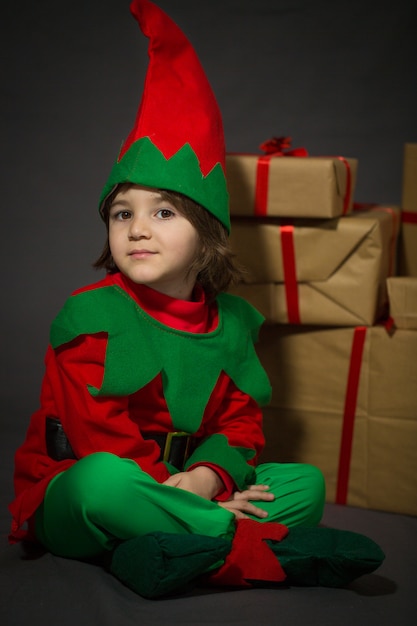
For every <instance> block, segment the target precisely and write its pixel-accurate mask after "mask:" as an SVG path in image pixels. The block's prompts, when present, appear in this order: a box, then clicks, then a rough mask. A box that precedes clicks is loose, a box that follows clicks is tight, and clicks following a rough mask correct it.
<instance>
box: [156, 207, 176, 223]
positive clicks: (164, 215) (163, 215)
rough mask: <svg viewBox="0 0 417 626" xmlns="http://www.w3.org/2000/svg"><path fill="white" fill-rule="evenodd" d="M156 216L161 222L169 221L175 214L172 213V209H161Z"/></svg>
mask: <svg viewBox="0 0 417 626" xmlns="http://www.w3.org/2000/svg"><path fill="white" fill-rule="evenodd" d="M156 215H157V217H159V218H160V219H161V220H167V219H169V218H170V217H173V216H174V215H175V213H174V211H172V209H159V211H157V212H156Z"/></svg>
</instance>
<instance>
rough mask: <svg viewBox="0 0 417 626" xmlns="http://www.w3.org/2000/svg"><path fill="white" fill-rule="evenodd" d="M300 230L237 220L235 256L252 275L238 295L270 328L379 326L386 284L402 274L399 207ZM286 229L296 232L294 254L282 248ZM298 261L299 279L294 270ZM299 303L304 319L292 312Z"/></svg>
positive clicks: (301, 224)
mask: <svg viewBox="0 0 417 626" xmlns="http://www.w3.org/2000/svg"><path fill="white" fill-rule="evenodd" d="M293 224H294V225H293V227H292V226H290V227H288V226H286V227H285V226H284V227H283V226H282V225H281V223H280V221H279V220H271V219H270V220H268V222H265V220H254V219H240V218H234V219H233V220H232V232H231V245H232V249H233V251H234V252H235V254H236V255H237V259H238V261H239V262H240V263H241V264H242V265H243V266H244V267H245V268H246V269H247V272H248V273H247V276H246V277H245V284H241V285H239V286H237V287H236V288H234V289H233V293H236V294H238V295H240V296H242V297H244V298H245V299H247V300H248V301H249V302H251V303H252V304H253V305H254V306H255V307H256V308H258V309H259V310H260V311H261V313H262V314H263V315H264V316H265V318H266V320H267V322H269V323H280V324H287V323H301V324H314V325H329V326H355V325H358V324H366V325H372V324H373V323H374V322H375V321H376V320H378V319H379V318H380V317H381V316H382V315H384V314H385V313H386V309H387V290H386V278H387V277H388V276H389V275H391V274H393V273H395V258H396V246H397V240H398V230H399V209H398V207H382V206H380V207H376V208H374V209H372V210H366V211H355V212H354V213H353V214H352V215H349V216H346V217H340V218H335V219H332V220H321V221H320V222H317V221H315V222H312V221H311V220H294V222H293ZM283 228H286V229H287V231H288V228H293V231H292V234H291V237H292V240H293V251H294V252H293V255H292V253H291V252H289V254H287V252H288V250H285V249H284V247H283V239H282V229H283ZM287 234H288V232H287ZM291 256H293V257H294V258H293V265H294V275H292V274H291V272H289V271H288V266H289V263H288V259H289V258H290V257H291ZM289 294H290V295H291V297H292V300H291V299H290V298H289ZM294 299H295V300H296V306H297V309H298V313H299V315H298V318H299V319H297V320H294V313H293V311H292V310H291V306H290V305H291V303H292V304H293V305H294Z"/></svg>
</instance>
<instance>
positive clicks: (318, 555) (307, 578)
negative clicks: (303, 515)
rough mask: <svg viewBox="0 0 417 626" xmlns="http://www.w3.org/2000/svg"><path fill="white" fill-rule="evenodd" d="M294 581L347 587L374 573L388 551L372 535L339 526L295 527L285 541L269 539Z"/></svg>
mask: <svg viewBox="0 0 417 626" xmlns="http://www.w3.org/2000/svg"><path fill="white" fill-rule="evenodd" d="M267 543H268V545H269V546H270V547H271V548H272V550H273V552H274V554H275V555H276V556H277V558H278V560H279V562H280V564H281V567H282V568H283V569H284V571H285V573H286V575H287V578H286V581H285V582H286V583H287V584H290V585H306V586H316V585H320V586H322V587H344V586H346V585H348V584H349V583H351V582H352V581H353V580H355V578H358V577H359V576H362V575H364V574H370V573H371V572H373V571H374V570H376V569H377V568H378V567H379V566H380V565H381V563H382V562H383V560H384V558H385V555H384V553H383V551H382V550H381V548H380V547H379V546H378V545H377V544H376V543H375V542H374V541H373V540H372V539H370V538H369V537H366V536H365V535H361V534H359V533H355V532H351V531H347V530H338V529H335V528H300V527H299V528H291V530H290V532H289V534H288V535H287V537H285V539H283V540H282V541H280V542H279V543H278V542H274V541H267Z"/></svg>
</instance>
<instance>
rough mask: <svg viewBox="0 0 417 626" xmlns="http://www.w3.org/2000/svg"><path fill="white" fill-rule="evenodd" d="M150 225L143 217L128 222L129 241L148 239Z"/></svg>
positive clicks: (136, 217)
mask: <svg viewBox="0 0 417 626" xmlns="http://www.w3.org/2000/svg"><path fill="white" fill-rule="evenodd" d="M150 233H151V231H150V224H149V220H147V219H146V217H144V216H140V215H138V216H135V217H134V218H133V219H132V221H131V222H130V228H129V237H130V238H131V239H141V238H142V237H143V238H146V239H147V238H149V237H150Z"/></svg>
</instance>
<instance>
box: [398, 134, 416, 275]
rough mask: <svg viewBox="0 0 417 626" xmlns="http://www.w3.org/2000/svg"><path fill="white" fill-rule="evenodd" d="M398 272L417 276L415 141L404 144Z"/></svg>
mask: <svg viewBox="0 0 417 626" xmlns="http://www.w3.org/2000/svg"><path fill="white" fill-rule="evenodd" d="M401 208H402V214H401V217H402V219H401V222H402V223H401V237H400V255H399V273H400V274H401V275H403V276H417V143H406V144H405V145H404V159H403V182H402V200H401Z"/></svg>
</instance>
